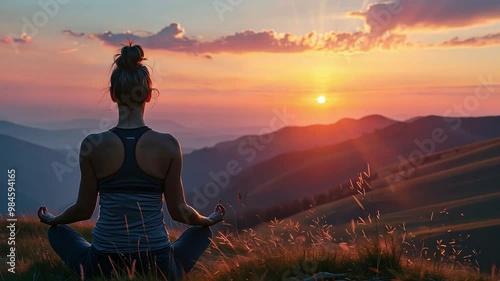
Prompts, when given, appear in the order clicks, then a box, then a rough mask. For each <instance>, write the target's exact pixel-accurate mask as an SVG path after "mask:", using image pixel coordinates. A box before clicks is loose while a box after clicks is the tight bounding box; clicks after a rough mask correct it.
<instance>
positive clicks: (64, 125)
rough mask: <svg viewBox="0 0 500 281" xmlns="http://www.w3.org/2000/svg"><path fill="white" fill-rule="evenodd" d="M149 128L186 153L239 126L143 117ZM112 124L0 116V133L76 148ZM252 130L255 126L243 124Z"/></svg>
mask: <svg viewBox="0 0 500 281" xmlns="http://www.w3.org/2000/svg"><path fill="white" fill-rule="evenodd" d="M147 124H148V126H150V127H151V128H153V129H155V130H158V131H162V132H168V133H171V134H173V135H175V136H176V137H177V138H178V139H179V141H181V142H182V145H183V149H184V150H185V151H186V153H189V152H190V151H191V150H193V149H196V148H202V147H205V146H211V145H214V144H216V143H218V142H220V141H223V140H226V139H231V138H236V137H238V136H239V135H240V134H241V132H242V129H240V128H219V129H210V130H209V129H203V128H202V129H200V128H189V127H186V126H183V125H180V124H178V123H175V122H172V121H169V120H163V119H151V120H147ZM115 125H116V120H110V119H73V120H67V121H54V122H43V123H34V124H30V125H29V126H27V125H21V124H16V123H13V122H9V121H5V120H0V134H3V135H8V136H11V137H15V138H17V139H21V140H24V141H28V142H31V143H33V144H37V145H41V146H45V147H47V148H51V149H55V150H62V151H65V150H66V149H67V147H68V146H69V147H71V148H77V147H79V144H80V142H81V141H82V140H83V139H84V138H85V136H87V135H88V134H89V133H97V132H102V131H105V130H108V129H110V128H111V127H113V126H115ZM246 129H247V130H251V131H254V130H256V129H255V128H246Z"/></svg>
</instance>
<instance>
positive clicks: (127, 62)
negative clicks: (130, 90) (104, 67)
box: [115, 43, 145, 71]
mask: <svg viewBox="0 0 500 281" xmlns="http://www.w3.org/2000/svg"><path fill="white" fill-rule="evenodd" d="M143 60H145V58H144V51H143V50H142V47H141V46H139V45H134V46H132V44H131V43H129V45H127V46H123V48H122V49H121V52H120V54H117V55H116V58H115V64H116V66H117V67H118V68H120V69H123V70H127V71H134V70H136V69H137V67H139V66H141V65H142V63H141V62H142V61H143Z"/></svg>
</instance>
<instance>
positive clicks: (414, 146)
mask: <svg viewBox="0 0 500 281" xmlns="http://www.w3.org/2000/svg"><path fill="white" fill-rule="evenodd" d="M456 124H459V125H460V126H456V127H455V125H456ZM498 124H500V117H478V118H452V119H444V118H443V117H438V116H428V117H424V118H421V119H418V120H416V121H414V122H411V123H406V122H398V123H395V124H393V125H391V126H388V127H386V128H383V129H378V130H376V131H375V132H373V133H371V134H365V135H364V136H361V137H359V138H356V139H352V140H348V141H345V142H342V143H338V144H335V145H330V146H323V147H319V148H313V149H309V150H303V151H296V152H289V153H283V154H280V155H278V156H275V157H274V158H271V159H268V160H266V161H263V162H261V163H257V164H255V165H253V166H249V167H247V168H246V169H244V170H243V172H241V174H239V175H237V176H233V177H232V178H231V179H230V183H229V185H228V187H225V188H220V190H221V191H220V192H219V193H218V194H217V196H213V197H214V198H213V199H211V200H212V203H215V201H217V200H218V199H222V200H224V201H227V202H230V203H231V204H233V205H238V204H236V199H237V195H238V192H239V193H240V194H242V195H244V194H247V195H246V199H245V205H246V206H247V209H251V208H254V209H259V208H266V207H270V206H273V205H276V204H280V203H285V202H291V201H293V200H297V199H301V198H303V197H304V196H309V195H311V194H315V193H317V192H323V191H326V190H328V189H330V188H332V187H336V186H338V185H339V184H340V183H343V182H345V181H346V180H349V179H350V178H353V177H355V175H356V174H357V172H359V171H360V170H361V169H363V168H364V167H365V166H366V163H369V164H370V165H371V167H372V168H373V169H374V170H375V171H377V172H379V173H381V174H382V173H383V171H382V170H381V169H382V168H383V167H385V166H387V165H389V164H394V163H395V164H396V165H398V166H399V163H400V162H401V161H402V160H401V159H403V160H404V159H406V161H408V159H409V157H410V155H411V157H415V155H421V156H428V155H430V154H431V152H437V151H442V150H446V149H449V148H455V147H459V146H462V145H467V144H471V143H474V142H478V141H482V140H488V139H492V138H496V137H500V126H498ZM436 132H439V133H440V134H438V135H439V136H440V137H439V140H441V142H439V143H438V142H434V143H433V145H430V144H426V146H427V148H426V147H423V146H422V145H421V144H420V143H428V140H429V139H430V138H432V136H433V134H434V135H435V136H436ZM443 139H444V141H443ZM419 144H420V145H419ZM422 147H423V148H422ZM431 148H432V150H433V151H427V150H431ZM415 151H417V152H415ZM415 153H416V154H415ZM415 158H417V159H418V157H415ZM422 160H424V161H425V159H422ZM401 166H402V170H403V171H404V167H405V166H407V165H401ZM212 182H214V180H212ZM200 191H203V189H200ZM208 194H210V193H208ZM197 197H199V196H197ZM192 198H196V197H192ZM212 205H213V204H209V206H212Z"/></svg>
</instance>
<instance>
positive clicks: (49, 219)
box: [38, 206, 56, 225]
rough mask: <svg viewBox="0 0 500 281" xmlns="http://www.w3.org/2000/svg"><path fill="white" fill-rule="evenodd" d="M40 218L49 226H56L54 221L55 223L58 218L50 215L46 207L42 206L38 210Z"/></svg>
mask: <svg viewBox="0 0 500 281" xmlns="http://www.w3.org/2000/svg"><path fill="white" fill-rule="evenodd" d="M38 217H39V218H40V222H42V223H45V224H48V225H54V223H53V221H54V218H55V217H56V216H54V215H53V214H51V213H49V212H48V211H47V208H46V207H45V206H41V207H40V208H39V209H38Z"/></svg>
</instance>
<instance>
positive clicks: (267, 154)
mask: <svg viewBox="0 0 500 281" xmlns="http://www.w3.org/2000/svg"><path fill="white" fill-rule="evenodd" d="M395 122H396V121H394V120H391V119H388V118H386V117H384V116H380V115H371V116H366V117H364V118H361V119H359V120H354V119H342V120H340V121H338V122H336V123H334V124H329V125H311V126H305V127H284V128H282V129H279V130H277V131H275V132H272V133H270V134H264V135H262V136H260V137H259V136H257V135H245V136H241V137H239V138H237V139H235V140H231V141H225V142H221V143H218V144H216V145H215V146H213V147H209V148H203V149H199V150H195V151H193V152H191V153H190V154H187V155H185V157H184V170H183V175H184V176H183V181H184V184H185V186H186V189H187V190H190V189H192V188H195V187H197V188H199V187H202V186H203V185H204V184H206V183H208V182H209V181H210V180H211V177H210V175H209V174H210V172H211V171H213V172H217V171H222V170H225V169H226V166H227V164H228V162H230V161H236V162H237V163H238V166H239V167H241V168H245V167H248V166H251V165H255V164H257V163H259V162H261V161H264V160H267V159H270V158H272V157H274V156H277V155H279V154H282V153H287V152H291V151H297V150H305V149H311V148H314V147H322V146H325V145H331V144H335V143H340V142H343V141H346V140H349V139H352V138H357V137H359V136H361V135H363V134H366V133H370V132H373V131H374V130H377V129H380V128H384V127H386V126H389V125H392V124H394V123H395Z"/></svg>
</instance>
